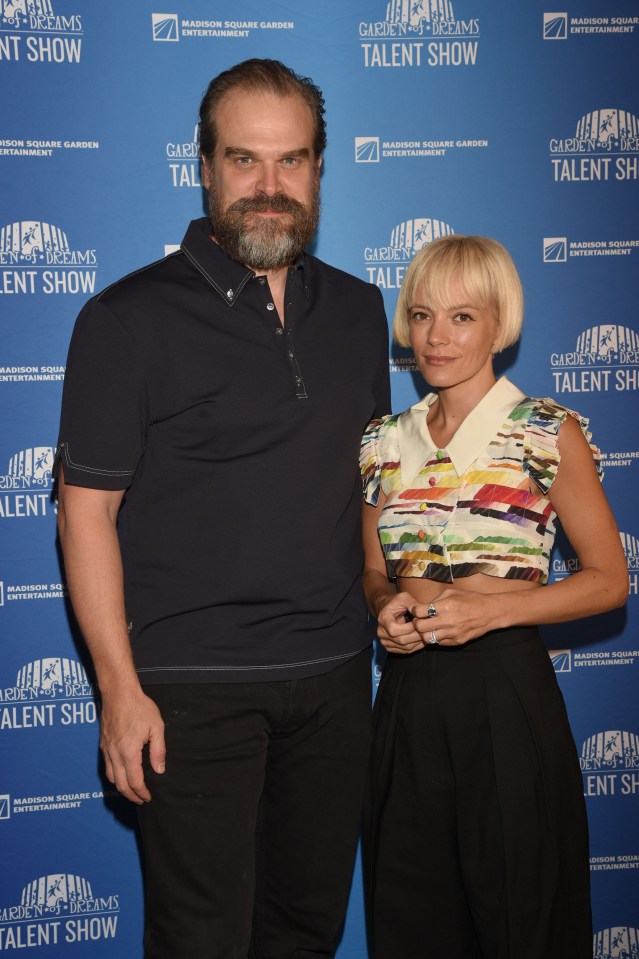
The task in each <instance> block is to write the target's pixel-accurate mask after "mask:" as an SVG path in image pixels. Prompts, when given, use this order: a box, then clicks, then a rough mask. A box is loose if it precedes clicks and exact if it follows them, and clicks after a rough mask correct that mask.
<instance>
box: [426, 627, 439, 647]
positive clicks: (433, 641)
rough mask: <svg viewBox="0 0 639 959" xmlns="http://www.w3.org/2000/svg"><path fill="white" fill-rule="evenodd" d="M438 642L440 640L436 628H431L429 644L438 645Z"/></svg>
mask: <svg viewBox="0 0 639 959" xmlns="http://www.w3.org/2000/svg"><path fill="white" fill-rule="evenodd" d="M438 642H439V641H438V639H437V637H436V636H435V630H434V629H431V631H430V636H429V638H428V644H429V646H437V645H438Z"/></svg>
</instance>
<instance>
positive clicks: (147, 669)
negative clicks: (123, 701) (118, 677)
mask: <svg viewBox="0 0 639 959" xmlns="http://www.w3.org/2000/svg"><path fill="white" fill-rule="evenodd" d="M364 649H366V647H364ZM361 652H362V650H361V649H357V650H355V651H354V652H352V653H344V654H343V655H342V656H325V657H324V658H323V659H305V660H303V661H302V662H299V663H276V664H273V665H267V666H141V667H139V668H138V670H137V672H138V673H165V672H169V673H174V672H196V671H201V672H211V671H212V672H246V671H247V670H251V669H291V668H292V667H293V666H314V665H316V664H318V663H331V662H333V661H334V660H336V659H348V658H349V657H352V656H356V655H357V653H361Z"/></svg>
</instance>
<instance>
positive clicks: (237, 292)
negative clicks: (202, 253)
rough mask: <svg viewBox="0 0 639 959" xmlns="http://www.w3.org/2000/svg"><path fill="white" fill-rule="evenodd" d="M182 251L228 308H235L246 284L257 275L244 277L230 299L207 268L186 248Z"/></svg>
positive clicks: (249, 274) (252, 274) (250, 274)
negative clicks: (234, 305)
mask: <svg viewBox="0 0 639 959" xmlns="http://www.w3.org/2000/svg"><path fill="white" fill-rule="evenodd" d="M182 251H183V253H184V254H185V256H186V257H188V259H189V260H190V261H191V263H192V264H193V266H194V267H195V268H196V269H197V270H199V272H200V273H201V274H202V276H204V277H205V278H206V279H207V280H208V282H209V283H210V284H211V286H212V287H213V288H214V289H215V290H216V292H217V293H218V294H219V295H220V296H221V297H222V299H223V300H224V302H225V303H226V304H228V306H233V304H234V303H235V301H236V300H237V298H238V296H239V295H240V293H241V292H242V290H243V289H244V286H245V285H246V283H247V282H248V280H250V279H251V278H252V277H253V276H255V274H254V273H253V272H252V271H251V272H249V273H247V274H246V276H244V277H243V279H242V281H241V282H240V285H239V286H238V288H237V290H235V295H234V296H232V297H230V298H229V297H228V296H227V295H226V293H225V292H224V290H223V289H222V288H221V287H220V286H218V284H217V283H216V282H215V280H214V279H213V277H212V276H211V274H210V273H209V272H208V270H206V269H205V267H203V266H202V264H201V263H198V261H197V260H196V259H195V257H194V256H193V254H192V253H190V252H189V250H188V249H187V248H186V247H185V246H183V247H182Z"/></svg>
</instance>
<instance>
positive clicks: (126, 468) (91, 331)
mask: <svg viewBox="0 0 639 959" xmlns="http://www.w3.org/2000/svg"><path fill="white" fill-rule="evenodd" d="M146 408H147V403H146V388H145V384H144V381H143V377H142V374H141V371H140V363H139V361H138V357H137V351H136V349H135V345H134V343H133V342H132V339H131V337H130V335H129V334H128V333H127V331H126V330H125V328H124V327H123V325H122V323H121V321H120V320H119V319H118V317H117V316H115V315H114V314H113V313H112V312H111V310H109V309H108V307H106V306H105V305H104V304H103V303H102V302H100V300H97V299H94V300H90V301H89V302H88V303H87V304H86V306H85V307H84V309H83V310H82V312H81V313H80V315H79V317H78V319H77V321H76V325H75V328H74V331H73V336H72V338H71V344H70V347H69V355H68V359H67V367H66V373H65V378H64V389H63V395H62V415H61V422H60V435H59V438H58V448H57V452H56V461H55V467H54V473H55V472H57V470H58V468H59V464H60V463H61V464H62V466H63V469H64V478H65V482H67V483H71V484H72V485H75V486H85V487H90V488H92V489H105V490H117V489H127V488H128V487H129V486H130V485H131V482H132V480H133V476H134V475H135V471H136V469H137V466H138V463H139V461H140V457H141V456H142V451H143V448H144V437H145V433H146V418H147V417H146Z"/></svg>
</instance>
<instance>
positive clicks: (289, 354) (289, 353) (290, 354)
mask: <svg viewBox="0 0 639 959" xmlns="http://www.w3.org/2000/svg"><path fill="white" fill-rule="evenodd" d="M288 358H289V360H294V359H295V353H293V351H292V350H289V351H288Z"/></svg>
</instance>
